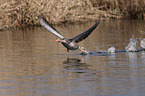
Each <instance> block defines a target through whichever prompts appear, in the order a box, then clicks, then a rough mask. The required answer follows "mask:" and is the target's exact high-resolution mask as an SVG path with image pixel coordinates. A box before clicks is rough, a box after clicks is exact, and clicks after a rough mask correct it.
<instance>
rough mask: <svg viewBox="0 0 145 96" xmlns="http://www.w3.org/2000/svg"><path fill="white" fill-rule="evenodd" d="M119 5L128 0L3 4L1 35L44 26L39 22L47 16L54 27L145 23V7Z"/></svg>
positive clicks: (14, 0)
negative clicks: (129, 21)
mask: <svg viewBox="0 0 145 96" xmlns="http://www.w3.org/2000/svg"><path fill="white" fill-rule="evenodd" d="M118 2H122V3H123V2H124V0H121V1H119V0H115V1H114V2H112V1H110V2H109V1H105V0H102V1H101V2H98V0H73V1H67V2H66V1H65V0H61V1H60V2H58V1H57V0H51V1H50V2H46V0H41V1H39V0H31V1H30V0H21V1H17V0H7V1H2V2H1V4H0V11H1V13H0V21H1V22H0V31H2V30H7V29H11V28H21V27H22V28H25V27H27V26H38V25H40V24H39V21H38V16H39V15H42V16H44V17H45V18H46V19H47V20H48V21H49V22H50V23H51V24H53V25H57V24H58V25H59V24H63V23H64V24H65V23H76V22H87V21H95V20H97V19H98V18H100V19H122V18H141V19H144V16H145V5H141V4H140V0H137V2H136V3H130V2H128V1H126V2H128V3H127V4H132V6H131V7H129V8H128V6H122V5H120V4H119V3H118ZM126 2H124V3H126ZM142 2H143V1H142ZM122 3H121V4H122ZM143 3H145V2H143ZM116 4H118V6H119V7H117V5H116ZM135 4H136V5H135ZM137 4H138V5H137ZM139 4H140V5H139ZM104 5H105V6H104ZM106 5H107V6H106ZM112 6H113V7H112ZM134 6H137V7H136V9H134ZM138 6H140V8H138ZM119 8H122V9H119ZM123 8H124V9H123ZM127 8H128V9H127ZM131 8H132V9H131ZM132 10H133V11H132Z"/></svg>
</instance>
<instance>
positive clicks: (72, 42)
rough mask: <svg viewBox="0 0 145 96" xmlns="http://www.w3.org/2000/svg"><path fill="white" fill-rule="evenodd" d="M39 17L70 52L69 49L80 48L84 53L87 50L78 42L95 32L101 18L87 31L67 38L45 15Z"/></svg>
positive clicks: (45, 26)
mask: <svg viewBox="0 0 145 96" xmlns="http://www.w3.org/2000/svg"><path fill="white" fill-rule="evenodd" d="M38 19H39V22H40V24H41V25H42V26H43V27H44V28H46V29H47V30H48V31H49V32H51V33H53V34H54V35H56V36H57V37H59V38H58V39H57V40H56V41H57V42H61V43H62V44H63V46H64V47H66V48H67V51H68V52H69V50H77V49H79V50H81V51H82V52H84V53H85V52H86V51H85V50H83V47H80V46H79V45H77V43H78V42H80V41H82V40H83V39H85V38H87V37H88V36H89V35H90V34H91V33H92V32H93V30H94V29H95V28H96V27H97V26H98V24H99V22H100V19H98V20H97V22H96V23H95V24H94V25H93V26H92V27H91V28H89V29H88V30H87V31H85V32H83V33H81V34H79V35H77V36H75V37H74V38H71V39H67V38H64V37H63V36H62V35H61V34H60V33H59V32H58V31H57V30H56V29H55V28H54V27H53V26H52V25H51V24H49V23H48V21H47V20H46V19H45V18H44V17H42V16H39V17H38Z"/></svg>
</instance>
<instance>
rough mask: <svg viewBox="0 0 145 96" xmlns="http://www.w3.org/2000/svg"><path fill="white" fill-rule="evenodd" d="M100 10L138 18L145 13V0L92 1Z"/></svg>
mask: <svg viewBox="0 0 145 96" xmlns="http://www.w3.org/2000/svg"><path fill="white" fill-rule="evenodd" d="M90 1H91V2H92V4H93V6H94V7H96V6H100V8H99V9H100V10H104V11H115V12H116V11H118V12H119V13H121V14H122V15H123V16H125V17H130V18H137V17H138V16H139V15H140V14H143V13H145V0H90Z"/></svg>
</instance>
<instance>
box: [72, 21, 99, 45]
mask: <svg viewBox="0 0 145 96" xmlns="http://www.w3.org/2000/svg"><path fill="white" fill-rule="evenodd" d="M99 22H100V19H98V20H97V22H96V23H95V24H94V25H93V26H92V27H91V28H90V29H88V30H87V31H85V32H83V33H81V34H79V35H77V36H76V37H74V38H72V40H73V41H75V42H76V43H78V42H80V41H82V40H83V39H85V38H87V37H88V36H89V35H90V34H91V33H92V32H93V30H94V29H95V28H96V27H97V26H98V24H99Z"/></svg>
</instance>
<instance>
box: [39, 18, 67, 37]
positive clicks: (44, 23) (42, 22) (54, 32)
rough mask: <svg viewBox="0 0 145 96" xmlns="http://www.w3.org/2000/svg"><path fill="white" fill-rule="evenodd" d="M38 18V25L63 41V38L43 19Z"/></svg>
mask: <svg viewBox="0 0 145 96" xmlns="http://www.w3.org/2000/svg"><path fill="white" fill-rule="evenodd" d="M38 18H39V22H40V24H41V25H42V26H43V27H44V28H46V29H47V30H48V31H49V32H51V33H53V34H54V35H56V36H57V37H59V38H60V39H64V37H63V36H62V35H61V34H60V33H59V32H58V31H57V30H56V29H55V28H54V27H53V26H52V25H51V24H49V23H48V21H47V20H46V19H45V18H44V17H42V16H39V17H38Z"/></svg>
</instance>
